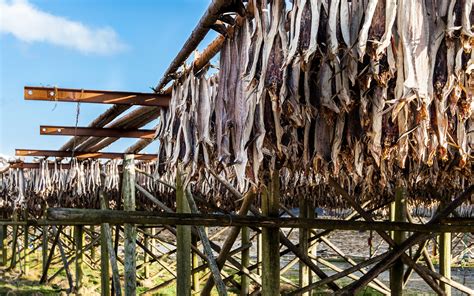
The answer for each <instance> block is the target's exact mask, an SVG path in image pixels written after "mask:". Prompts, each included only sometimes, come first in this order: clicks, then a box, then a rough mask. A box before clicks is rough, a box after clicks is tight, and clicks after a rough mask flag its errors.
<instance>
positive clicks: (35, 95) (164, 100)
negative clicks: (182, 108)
mask: <svg viewBox="0 0 474 296" xmlns="http://www.w3.org/2000/svg"><path fill="white" fill-rule="evenodd" d="M24 96H25V100H39V101H60V102H81V103H97V104H117V105H142V106H155V107H157V106H158V107H167V106H169V102H170V99H171V97H170V96H169V95H166V94H155V93H138V92H122V91H104V90H85V89H71V88H56V87H33V86H25V89H24Z"/></svg>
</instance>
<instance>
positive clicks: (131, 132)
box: [40, 125, 155, 139]
mask: <svg viewBox="0 0 474 296" xmlns="http://www.w3.org/2000/svg"><path fill="white" fill-rule="evenodd" d="M40 134H41V135H54V136H87V137H113V138H138V139H153V137H154V135H155V131H154V130H151V129H141V130H140V129H120V128H105V127H104V128H95V127H74V126H51V125H41V126H40Z"/></svg>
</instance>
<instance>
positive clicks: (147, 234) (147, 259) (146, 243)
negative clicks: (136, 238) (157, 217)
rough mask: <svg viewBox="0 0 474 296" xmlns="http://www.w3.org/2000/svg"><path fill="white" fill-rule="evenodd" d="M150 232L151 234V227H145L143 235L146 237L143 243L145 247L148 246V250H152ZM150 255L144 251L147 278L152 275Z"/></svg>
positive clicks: (144, 268)
mask: <svg viewBox="0 0 474 296" xmlns="http://www.w3.org/2000/svg"><path fill="white" fill-rule="evenodd" d="M149 234H150V229H149V228H145V230H144V234H143V237H144V240H143V244H144V245H145V248H147V249H148V250H151V248H150V238H149V237H148V236H149ZM149 257H150V256H149V255H148V253H147V252H144V254H143V264H144V267H143V270H144V273H145V278H146V279H147V278H149V277H150V264H149V263H148V261H149V260H150V259H149Z"/></svg>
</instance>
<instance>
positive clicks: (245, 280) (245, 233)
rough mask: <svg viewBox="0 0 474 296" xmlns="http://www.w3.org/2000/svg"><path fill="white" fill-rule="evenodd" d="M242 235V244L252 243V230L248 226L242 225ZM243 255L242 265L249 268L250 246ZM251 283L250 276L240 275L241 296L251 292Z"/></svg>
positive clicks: (244, 250) (243, 251)
mask: <svg viewBox="0 0 474 296" xmlns="http://www.w3.org/2000/svg"><path fill="white" fill-rule="evenodd" d="M241 237H242V239H241V241H242V245H246V244H249V243H250V231H249V228H248V227H242V232H241ZM241 256H242V257H241V264H242V267H243V268H246V269H248V268H249V266H250V248H245V249H243V250H242V255H241ZM249 285H250V278H249V277H248V276H247V275H245V274H243V275H242V276H241V277H240V287H241V288H240V296H246V295H248V294H249Z"/></svg>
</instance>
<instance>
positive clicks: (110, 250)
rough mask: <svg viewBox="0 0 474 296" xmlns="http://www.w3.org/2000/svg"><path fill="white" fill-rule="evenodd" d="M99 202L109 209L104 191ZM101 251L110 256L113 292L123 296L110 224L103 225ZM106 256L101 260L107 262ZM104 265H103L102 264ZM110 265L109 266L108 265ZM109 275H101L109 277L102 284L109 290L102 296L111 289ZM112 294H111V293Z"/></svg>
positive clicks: (102, 207) (104, 208)
mask: <svg viewBox="0 0 474 296" xmlns="http://www.w3.org/2000/svg"><path fill="white" fill-rule="evenodd" d="M99 200H100V208H101V209H103V210H106V209H108V199H107V196H106V195H105V193H104V192H103V191H102V190H99ZM100 229H101V236H102V238H101V250H102V249H103V248H106V249H107V252H106V254H107V255H108V259H109V260H110V262H109V263H110V266H111V269H112V284H113V290H114V293H113V294H114V295H117V296H121V295H122V288H121V286H120V275H119V270H118V264H117V257H116V256H117V255H116V253H115V250H114V245H113V243H112V231H111V229H110V224H108V223H102V224H101V227H100ZM104 242H105V246H103V245H102V244H103V243H104ZM105 256H106V255H102V254H101V260H105V261H106V260H107V257H105ZM105 264H106V263H104V266H105ZM101 265H102V263H101ZM107 265H108V264H107ZM108 274H109V271H108V270H107V272H105V271H104V274H103V275H101V276H102V277H107V281H106V282H105V283H103V284H102V283H101V285H104V284H107V288H103V289H102V290H101V291H104V292H103V293H101V294H105V292H107V290H108V289H109V285H108V283H107V282H108V278H109V276H108ZM109 294H110V293H109Z"/></svg>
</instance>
